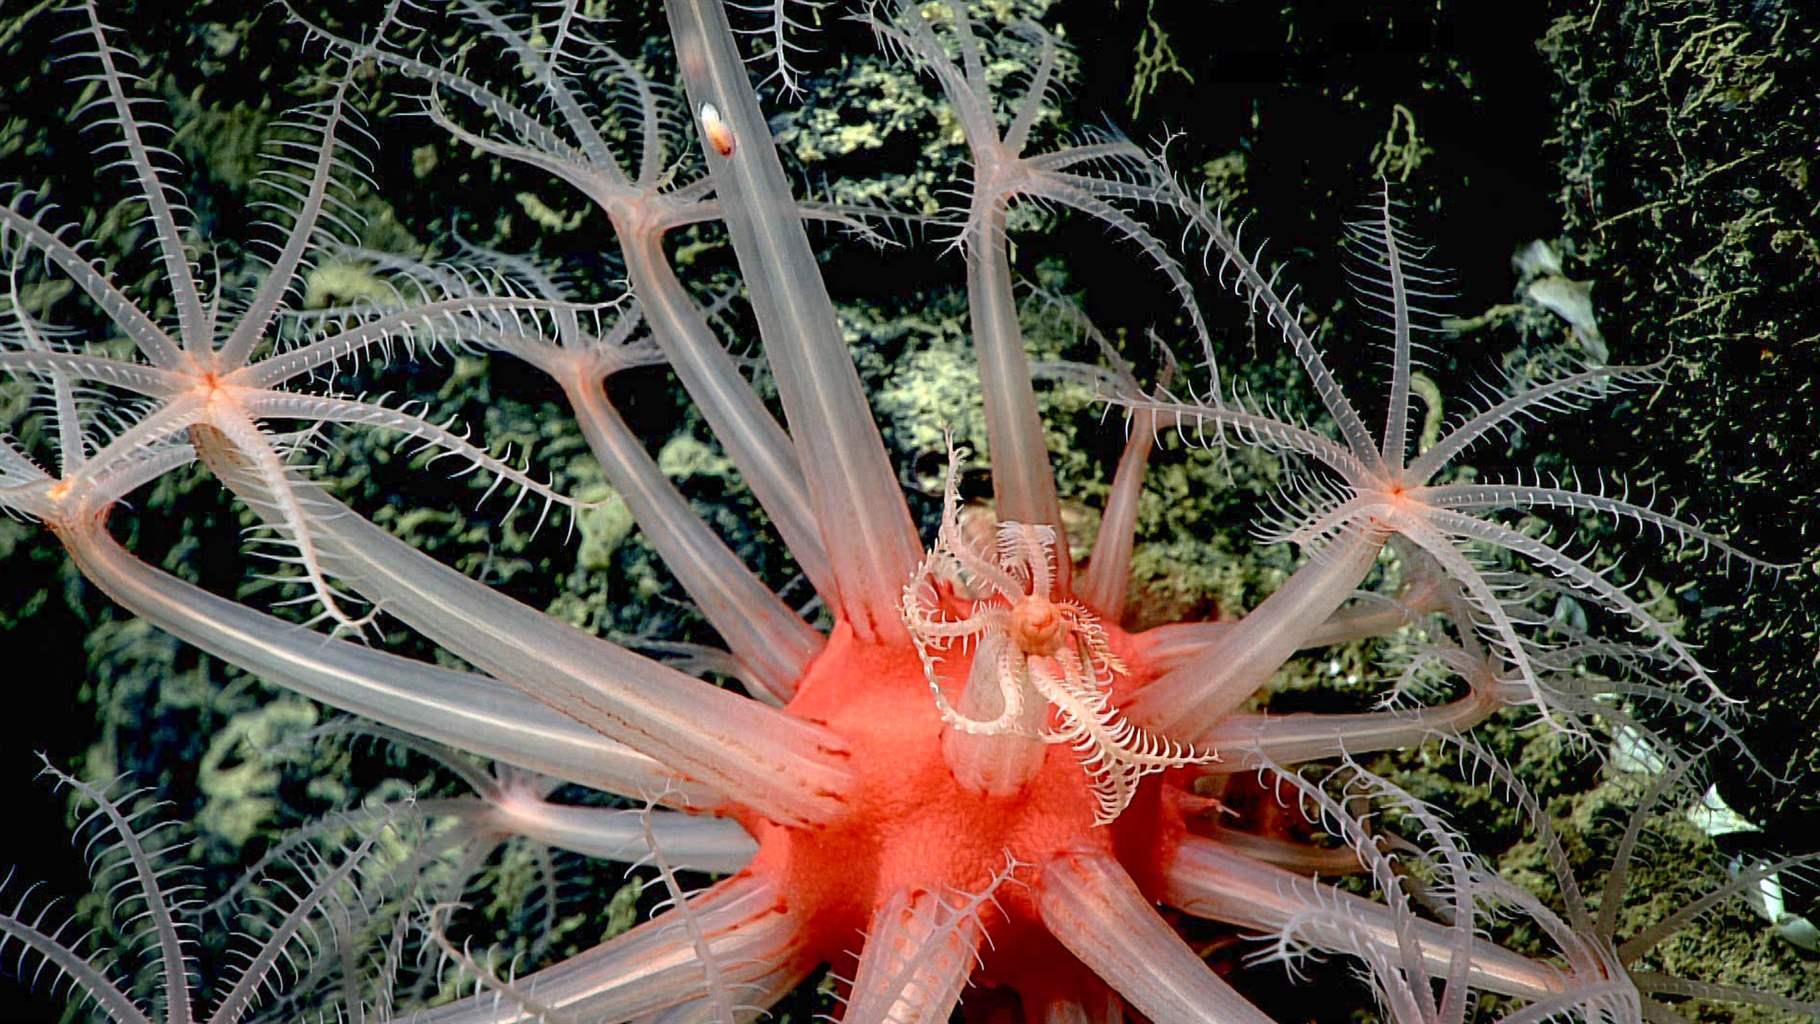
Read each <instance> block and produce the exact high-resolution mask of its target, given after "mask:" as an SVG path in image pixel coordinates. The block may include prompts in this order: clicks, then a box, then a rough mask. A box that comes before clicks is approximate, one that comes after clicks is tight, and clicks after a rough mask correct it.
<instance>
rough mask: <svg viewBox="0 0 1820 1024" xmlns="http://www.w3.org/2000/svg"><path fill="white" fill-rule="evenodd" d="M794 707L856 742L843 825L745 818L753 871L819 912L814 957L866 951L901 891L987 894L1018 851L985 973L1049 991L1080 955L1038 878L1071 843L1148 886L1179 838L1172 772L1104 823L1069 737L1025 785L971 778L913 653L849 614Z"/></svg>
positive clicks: (964, 658) (1136, 673) (807, 915)
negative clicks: (852, 625) (1050, 912)
mask: <svg viewBox="0 0 1820 1024" xmlns="http://www.w3.org/2000/svg"><path fill="white" fill-rule="evenodd" d="M1107 631H1108V633H1109V638H1110V640H1111V642H1112V645H1113V647H1114V649H1115V650H1117V651H1118V652H1119V654H1120V655H1121V657H1123V658H1124V659H1125V660H1126V663H1127V664H1128V665H1129V666H1130V667H1131V672H1130V673H1129V674H1128V675H1127V676H1126V677H1125V678H1123V679H1121V680H1120V681H1119V682H1120V688H1121V690H1122V689H1125V688H1127V687H1131V686H1136V685H1141V684H1142V683H1143V682H1146V681H1147V680H1148V678H1149V676H1150V673H1148V672H1147V671H1146V670H1145V668H1144V666H1143V665H1142V664H1141V663H1139V662H1137V661H1136V659H1134V658H1132V657H1131V652H1132V648H1133V646H1134V645H1133V644H1132V643H1131V642H1130V638H1129V637H1128V635H1127V634H1125V633H1123V632H1122V631H1120V630H1118V629H1117V628H1116V627H1108V630H1107ZM968 660H969V656H968V655H963V654H961V653H959V652H958V651H955V652H952V653H950V654H949V655H948V656H946V657H945V658H944V659H943V662H942V675H943V676H944V678H946V679H951V680H960V679H964V678H965V677H966V672H967V665H968ZM951 692H952V691H951ZM788 710H789V711H790V713H792V714H795V715H798V716H801V717H802V718H805V719H808V720H810V721H813V722H816V723H819V724H821V725H824V726H826V727H827V728H829V729H831V730H833V731H834V732H836V733H838V734H839V735H840V736H841V737H842V738H844V739H845V740H846V741H847V743H848V744H849V745H850V747H851V751H852V754H851V759H852V764H853V768H854V771H855V774H856V776H857V784H856V785H855V786H854V787H853V788H852V789H851V790H850V791H849V792H847V793H845V794H843V798H844V800H845V802H846V804H847V814H846V816H845V817H844V818H842V819H841V820H840V821H838V822H836V823H834V824H832V825H829V826H826V827H823V828H819V829H813V830H794V829H787V828H783V827H780V826H777V825H774V824H772V823H770V822H768V821H765V820H763V819H753V818H751V817H748V818H747V819H746V824H747V826H748V827H749V828H751V829H752V830H753V831H754V833H755V834H756V835H757V837H758V841H759V849H760V852H759V855H758V857H757V859H756V860H755V861H754V862H753V864H752V866H751V867H750V868H749V870H751V871H755V872H762V873H769V874H771V875H773V876H774V877H779V878H781V879H783V885H782V889H783V891H785V892H786V893H787V894H788V897H787V898H788V899H789V900H790V901H791V902H792V906H791V909H792V910H794V911H796V912H799V913H801V914H803V917H804V919H805V920H807V921H808V922H809V924H808V928H809V933H810V935H809V941H808V944H807V948H806V949H805V953H807V954H809V955H811V956H813V957H814V958H816V959H820V960H827V961H832V962H834V963H836V964H839V963H840V962H841V961H842V960H843V958H844V957H845V956H846V954H847V952H848V951H850V950H854V949H858V948H859V946H860V936H861V934H862V933H863V932H864V931H865V930H866V928H867V925H868V922H869V919H870V916H871V912H872V909H873V908H874V907H875V906H877V905H878V904H880V903H881V902H883V901H884V900H885V899H886V898H888V897H889V896H890V895H891V893H893V892H894V891H897V890H899V889H903V888H912V889H917V888H920V889H925V890H930V891H935V892H956V893H970V894H972V893H980V892H982V891H984V890H985V889H986V888H987V887H988V886H989V885H990V884H991V882H992V878H993V875H994V873H995V872H1000V871H1002V870H1003V869H1004V868H1005V866H1006V863H1007V857H1012V858H1016V861H1017V862H1018V863H1019V864H1020V865H1024V867H1021V868H1019V869H1018V870H1017V871H1016V872H1015V873H1014V875H1013V876H1012V879H1011V880H1010V881H1008V882H1005V883H1004V884H1002V885H1001V886H1000V887H999V888H998V890H997V891H996V894H995V895H996V898H997V903H998V905H999V907H1000V908H1002V913H1000V912H999V911H993V910H988V912H987V914H986V916H985V918H984V919H983V923H984V924H985V926H986V928H987V932H988V935H989V937H990V944H989V945H988V946H986V947H985V948H983V949H982V954H983V956H984V961H985V965H984V970H983V972H982V973H981V974H980V975H978V976H976V978H975V981H976V982H979V983H983V984H1008V985H1012V986H1015V987H1016V988H1018V989H1019V990H1021V991H1024V992H1026V993H1028V992H1030V991H1031V990H1033V989H1039V990H1040V989H1043V988H1048V987H1050V986H1053V985H1055V984H1057V983H1058V982H1060V981H1063V980H1064V979H1063V978H1061V977H1058V968H1059V967H1060V966H1061V965H1064V964H1067V963H1069V962H1071V961H1070V960H1069V958H1067V957H1066V956H1065V955H1064V954H1061V951H1060V949H1059V947H1058V946H1057V945H1056V944H1055V942H1054V940H1053V939H1051V938H1049V936H1048V934H1047V932H1046V931H1045V930H1044V929H1043V927H1042V925H1041V922H1040V921H1039V920H1038V917H1037V911H1036V906H1035V901H1034V899H1033V895H1034V893H1033V890H1032V888H1031V886H1032V885H1034V884H1036V882H1037V878H1038V866H1040V865H1042V864H1043V863H1045V862H1047V861H1048V860H1050V859H1051V858H1052V857H1054V856H1055V855H1056V854H1058V853H1060V852H1062V851H1064V850H1068V849H1071V848H1081V847H1089V848H1097V849H1100V850H1110V851H1112V852H1113V853H1114V854H1115V855H1117V856H1118V857H1119V858H1120V860H1122V861H1123V862H1124V863H1125V866H1126V869H1127V870H1128V871H1130V873H1131V874H1132V876H1133V877H1134V878H1135V879H1137V881H1138V883H1139V885H1140V886H1144V887H1145V888H1147V889H1148V888H1149V887H1150V886H1151V885H1152V884H1153V883H1154V881H1155V879H1156V878H1157V869H1158V866H1159V865H1160V864H1162V863H1163V862H1164V861H1165V860H1166V859H1167V858H1168V856H1169V854H1170V852H1171V850H1172V849H1173V847H1174V846H1175V844H1176V843H1177V842H1178V841H1179V839H1180V837H1181V834H1182V822H1181V814H1180V813H1179V810H1178V808H1177V801H1176V800H1175V799H1174V797H1175V795H1176V794H1177V793H1179V790H1177V789H1175V788H1174V787H1173V786H1172V785H1171V784H1170V781H1169V780H1170V776H1169V775H1162V776H1153V777H1152V778H1151V779H1150V780H1148V781H1147V783H1146V784H1145V786H1144V788H1143V791H1142V792H1141V793H1140V795H1139V796H1138V798H1137V800H1136V801H1135V802H1134V803H1133V804H1132V806H1131V807H1130V808H1129V809H1127V811H1126V812H1125V813H1124V814H1123V815H1122V816H1121V817H1120V818H1119V819H1118V821H1117V822H1115V823H1113V824H1112V825H1108V826H1104V827H1099V828H1096V827H1094V825H1093V820H1094V811H1095V800H1094V796H1093V792H1092V790H1091V788H1090V786H1089V784H1088V779H1087V776H1086V774H1085V772H1084V771H1083V770H1082V768H1081V766H1080V764H1079V763H1078V762H1077V761H1076V759H1075V754H1074V752H1073V751H1072V750H1071V749H1069V748H1068V747H1067V746H1066V745H1063V744H1057V745H1054V746H1051V747H1050V748H1049V751H1048V755H1047V758H1046V759H1045V761H1044V763H1043V767H1042V769H1041V770H1040V772H1039V773H1038V774H1037V775H1036V777H1035V778H1033V779H1032V780H1031V781H1030V782H1029V784H1027V785H1026V786H1025V787H1024V788H1023V790H1022V791H1021V792H1019V793H1017V794H1015V795H1013V796H1009V797H989V796H984V795H982V794H979V793H975V792H972V791H970V790H968V789H964V788H963V787H961V786H960V785H958V784H957V783H956V782H955V779H954V776H953V774H952V773H951V772H950V771H949V769H948V766H947V763H946V762H945V761H944V760H943V757H942V744H941V732H942V721H941V717H940V715H939V713H938V712H937V711H936V708H935V704H934V701H933V700H932V699H931V697H930V693H929V685H928V682H927V681H926V680H925V678H924V675H923V669H922V665H921V663H920V662H919V661H918V659H917V656H916V652H915V650H914V649H913V648H911V647H910V646H909V645H908V644H905V645H902V646H878V645H872V644H866V643H861V642H858V641H856V640H855V639H854V637H853V634H852V631H851V630H849V629H848V628H847V627H846V625H845V624H842V625H840V626H838V627H837V628H836V629H835V631H834V634H833V636H832V637H831V639H830V640H829V643H828V646H827V648H826V650H824V651H823V653H822V654H821V655H820V657H818V658H817V659H816V661H815V663H814V665H813V666H812V667H811V669H810V671H809V674H808V676H807V677H805V678H804V680H803V682H802V684H801V686H800V687H799V689H798V691H797V696H796V698H795V700H794V701H792V702H791V704H790V705H789V709H788ZM1058 957H1059V958H1058ZM1060 973H1061V974H1067V973H1068V972H1067V971H1066V970H1062V971H1061V972H1060Z"/></svg>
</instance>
